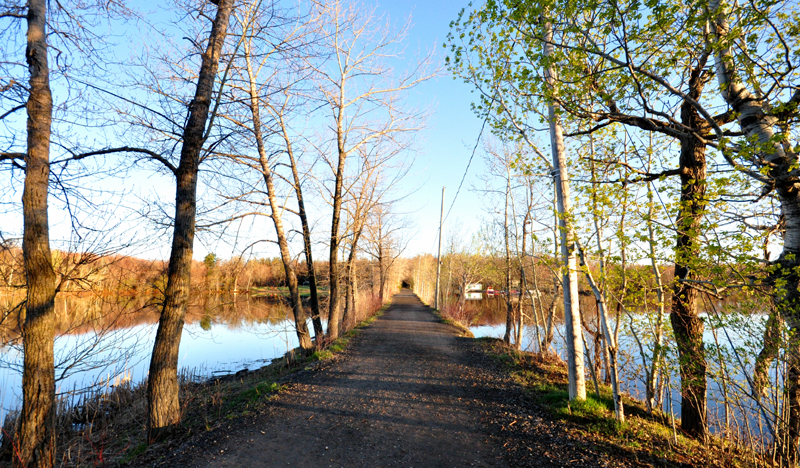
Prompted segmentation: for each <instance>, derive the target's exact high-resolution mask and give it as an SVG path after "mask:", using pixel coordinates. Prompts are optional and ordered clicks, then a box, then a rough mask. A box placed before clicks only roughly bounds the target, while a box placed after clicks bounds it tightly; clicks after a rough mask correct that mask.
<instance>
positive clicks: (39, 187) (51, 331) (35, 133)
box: [16, 0, 56, 468]
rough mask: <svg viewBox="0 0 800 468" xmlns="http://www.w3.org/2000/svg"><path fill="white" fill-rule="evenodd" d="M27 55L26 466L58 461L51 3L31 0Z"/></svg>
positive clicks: (22, 456)
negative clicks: (50, 210)
mask: <svg viewBox="0 0 800 468" xmlns="http://www.w3.org/2000/svg"><path fill="white" fill-rule="evenodd" d="M27 21H28V32H27V42H28V44H27V48H26V50H25V58H26V60H27V63H28V72H29V73H30V79H29V86H30V89H29V95H28V102H27V105H26V109H27V113H28V120H27V140H28V141H27V145H28V151H27V153H26V154H25V184H24V188H23V192H22V207H23V212H22V214H23V223H24V224H23V242H22V254H23V263H24V266H25V277H26V283H27V292H26V295H27V297H26V304H25V319H24V325H23V330H22V338H23V341H22V344H23V350H24V358H23V359H24V360H23V368H22V415H21V417H20V427H19V432H18V438H19V440H18V443H19V459H18V460H16V463H17V464H18V466H21V467H41V468H45V467H52V466H53V465H54V464H55V448H56V432H55V422H56V421H55V392H56V384H55V367H54V365H55V364H54V356H53V339H54V336H55V295H56V282H55V280H56V278H55V272H54V271H53V264H52V257H51V255H50V228H49V223H48V218H47V192H48V183H49V179H50V131H51V125H52V112H53V97H52V93H51V92H50V69H49V64H48V61H47V50H48V46H47V2H45V1H44V0H31V1H29V2H28V15H27Z"/></svg>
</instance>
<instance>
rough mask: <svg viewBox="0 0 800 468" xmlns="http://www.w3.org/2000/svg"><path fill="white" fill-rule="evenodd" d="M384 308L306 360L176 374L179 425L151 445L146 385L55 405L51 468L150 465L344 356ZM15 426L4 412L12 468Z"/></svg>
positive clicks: (3, 460)
mask: <svg viewBox="0 0 800 468" xmlns="http://www.w3.org/2000/svg"><path fill="white" fill-rule="evenodd" d="M387 307H388V305H385V306H383V307H381V308H380V309H378V310H377V311H375V312H374V313H373V314H372V315H371V316H369V317H368V318H367V319H365V320H364V321H362V322H360V323H359V324H358V325H356V326H355V327H354V328H353V329H351V330H350V331H348V332H347V333H345V334H344V335H343V336H342V337H340V338H339V339H337V340H335V341H334V342H332V343H330V344H328V345H327V346H325V347H324V348H322V349H319V350H316V351H315V352H314V353H313V354H311V355H310V356H307V357H306V356H302V354H300V353H299V349H298V350H294V351H293V352H290V353H287V354H286V355H285V356H283V357H281V358H278V359H273V361H272V363H271V364H269V365H267V366H264V367H261V368H260V369H257V370H243V371H239V372H237V373H235V374H231V375H225V376H219V377H214V378H208V377H205V376H198V375H194V374H192V372H191V371H184V372H183V373H182V375H181V376H180V379H181V385H180V402H181V408H182V410H183V415H182V421H181V424H180V425H179V427H177V428H176V429H175V430H174V431H173V432H172V433H171V434H170V436H169V437H168V438H167V439H166V440H164V441H161V442H158V443H155V444H152V445H148V444H147V441H146V439H145V428H146V422H147V412H146V411H147V400H146V387H147V384H146V382H141V383H137V384H135V385H134V384H131V383H129V382H128V383H124V384H121V385H119V386H117V387H113V388H109V389H108V390H107V391H106V392H103V393H97V394H92V395H89V396H87V397H86V399H84V400H83V401H82V402H80V403H79V404H78V405H75V406H73V407H66V406H64V405H61V406H60V407H59V408H58V411H57V417H58V421H57V431H58V435H57V443H58V449H57V456H58V459H57V460H56V465H58V466H65V467H82V466H126V465H129V464H131V463H132V462H134V461H136V464H140V463H146V462H148V461H155V460H158V459H159V458H160V457H161V456H162V455H163V454H165V453H166V452H167V451H169V450H171V449H172V448H174V447H178V446H180V445H181V444H182V443H184V442H185V441H187V440H188V439H190V438H191V437H193V436H195V435H197V434H199V433H203V432H208V431H211V430H213V429H214V428H216V427H218V426H220V425H222V424H230V423H231V422H233V421H235V420H237V419H239V418H243V417H246V416H248V415H251V414H256V413H257V412H259V411H260V410H261V409H262V408H263V407H264V406H265V405H267V404H268V402H269V401H270V400H271V399H272V398H274V397H275V396H276V395H277V394H279V393H280V392H281V391H282V390H283V389H284V385H285V384H286V383H287V382H288V381H289V380H290V377H291V375H292V374H294V373H296V372H301V371H314V370H317V369H319V368H321V367H322V366H324V362H325V361H328V360H330V359H332V358H334V357H335V356H336V355H337V354H338V353H341V352H342V351H344V350H345V349H346V348H347V346H348V345H349V344H350V342H351V340H352V339H353V338H354V337H355V335H357V334H358V333H359V331H360V330H361V329H363V328H364V327H366V326H368V325H370V324H371V323H372V322H374V321H375V320H376V319H377V318H378V317H379V316H380V315H382V314H383V312H384V311H385V309H386V308H387ZM15 421H16V417H14V416H13V415H12V417H9V418H7V419H6V422H5V424H4V428H3V446H2V447H0V466H6V465H9V466H10V465H11V463H12V460H13V457H14V453H15V447H14V444H13V443H11V440H12V437H8V436H9V435H11V434H14V432H15V428H14V424H15Z"/></svg>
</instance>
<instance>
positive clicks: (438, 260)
mask: <svg viewBox="0 0 800 468" xmlns="http://www.w3.org/2000/svg"><path fill="white" fill-rule="evenodd" d="M444 189H445V188H444V187H442V209H441V211H440V212H439V248H438V249H437V251H436V296H435V297H434V298H433V308H434V309H436V310H439V275H440V274H441V272H442V258H441V257H442V219H443V218H444Z"/></svg>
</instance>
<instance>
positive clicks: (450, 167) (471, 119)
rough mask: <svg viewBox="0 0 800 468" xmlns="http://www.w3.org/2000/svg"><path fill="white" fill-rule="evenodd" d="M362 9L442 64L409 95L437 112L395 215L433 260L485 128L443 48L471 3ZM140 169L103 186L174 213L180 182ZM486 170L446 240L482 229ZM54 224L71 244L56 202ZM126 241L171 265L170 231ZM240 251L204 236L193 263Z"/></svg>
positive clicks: (409, 49)
mask: <svg viewBox="0 0 800 468" xmlns="http://www.w3.org/2000/svg"><path fill="white" fill-rule="evenodd" d="M364 5H367V6H369V5H377V10H376V14H378V15H383V16H385V17H386V18H385V19H388V20H389V21H390V22H392V23H395V24H397V25H401V24H402V23H403V22H404V21H405V19H406V18H407V17H409V16H410V17H411V22H412V27H411V29H410V31H409V34H408V37H407V39H406V54H405V58H406V59H408V60H409V61H410V60H413V59H414V58H415V56H416V53H417V52H418V51H419V52H425V51H429V50H431V49H434V50H435V56H436V61H437V63H439V64H440V65H441V66H442V72H441V74H440V76H438V77H437V78H435V79H433V80H430V81H428V82H425V83H422V84H421V85H419V86H417V87H416V88H414V89H413V90H412V91H411V92H410V93H409V95H408V99H409V104H411V105H412V106H414V107H418V108H428V109H430V111H431V113H430V116H429V119H428V121H427V126H426V128H425V129H423V130H422V131H421V132H420V134H419V135H418V136H417V137H416V138H415V140H416V142H417V147H416V149H417V152H416V159H415V162H414V165H413V167H412V169H411V171H410V172H409V175H408V176H407V177H406V179H405V180H404V181H403V182H402V183H401V185H400V187H398V190H397V192H396V194H397V195H403V194H404V193H407V194H409V195H408V196H407V197H405V198H403V199H402V200H401V201H400V202H399V203H398V205H397V206H396V208H395V211H396V212H400V213H405V214H406V215H407V217H408V218H409V219H410V220H411V221H412V225H411V227H410V228H409V229H408V232H407V233H406V235H405V236H406V237H409V238H410V239H411V240H410V242H409V244H408V247H407V249H406V251H405V252H404V254H405V256H413V255H415V254H417V253H435V252H436V234H437V227H438V226H437V224H438V219H439V208H440V201H441V198H440V197H441V191H442V187H443V186H445V187H446V198H445V210H446V211H447V210H448V209H449V208H450V206H451V204H453V197H454V196H455V195H456V191H457V189H458V187H459V184H460V183H461V180H462V177H463V176H464V173H465V170H466V169H467V163H468V161H469V159H470V156H471V154H472V150H473V147H474V146H475V144H476V140H477V138H478V134H479V132H480V128H481V121H480V120H479V119H478V118H476V117H475V115H474V114H473V113H472V112H471V110H470V103H471V102H472V100H473V99H474V95H473V94H472V93H471V88H470V87H469V86H468V85H466V84H464V83H462V82H461V81H460V80H455V79H453V77H452V76H451V75H450V74H449V72H448V71H447V70H445V69H444V68H443V63H444V57H445V55H446V50H445V49H444V48H443V43H444V42H445V40H446V36H447V33H448V31H449V23H450V22H451V21H452V20H454V19H455V18H456V16H457V14H458V11H459V10H460V9H461V8H463V7H465V6H467V4H466V2H464V1H436V2H420V3H414V2H390V3H385V4H381V3H378V4H374V3H373V4H371V3H369V2H366V3H364ZM142 8H143V9H144V10H147V9H148V8H151V5H150V4H145V3H143V4H142ZM146 18H147V20H148V21H150V22H155V23H157V22H158V21H159V15H158V13H157V12H155V14H153V13H146ZM132 32H133V34H134V35H135V34H136V31H132ZM116 33H117V34H116V35H117V37H118V38H119V39H120V48H121V49H122V48H125V47H133V48H135V47H137V42H140V41H141V40H147V39H146V38H141V39H140V38H138V37H135V38H134V37H131V38H128V37H127V36H125V33H122V32H121V30H118V31H116ZM175 40H176V41H180V39H179V38H175ZM54 91H55V93H56V99H57V100H58V90H57V89H55V90H54ZM19 118H20V120H19V122H18V123H19V124H20V125H18V128H19V129H24V114H23V113H20V115H19ZM487 133H488V132H487ZM484 136H486V134H485V135H484ZM92 138H94V137H92ZM102 138H103V137H99V138H98V141H97V142H96V144H97V145H99V146H100V147H105V146H113V145H111V144H110V143H111V142H109V141H103V139H102ZM112 164H113V162H112ZM142 169H143V170H138V171H137V172H135V173H133V174H131V177H125V178H121V179H113V180H110V181H101V182H99V186H103V185H108V184H111V186H112V188H113V189H115V190H127V191H129V193H131V194H134V195H135V196H141V197H145V198H149V199H157V200H160V201H161V202H162V203H163V207H164V209H165V210H169V211H171V210H172V208H168V206H169V205H170V201H171V199H172V197H173V196H174V180H173V179H172V178H171V177H167V176H165V175H163V174H157V173H154V172H153V171H152V169H153V167H150V168H149V169H147V168H142ZM482 170H483V160H482V157H481V151H480V148H479V149H478V153H477V154H476V155H475V158H474V160H473V162H472V165H471V167H470V168H469V172H468V173H467V177H466V180H465V181H464V183H463V186H462V188H461V191H460V193H459V195H458V198H457V200H456V202H455V204H454V205H453V208H452V211H451V212H450V214H449V217H448V219H447V220H446V223H445V228H444V233H445V235H447V234H448V232H449V231H448V226H452V225H453V223H454V222H455V221H456V220H458V221H459V222H460V223H461V230H460V232H459V234H460V235H461V237H462V238H467V240H468V235H469V234H470V233H472V232H474V231H475V230H476V229H477V227H478V226H479V224H480V217H481V216H483V215H482V209H483V208H484V206H482V204H481V200H480V197H479V196H478V195H477V194H475V193H473V192H472V191H471V190H470V188H471V187H472V186H473V184H474V183H475V181H476V180H477V179H476V176H477V175H478V174H480V173H481V172H482ZM201 176H202V175H201ZM3 177H4V178H2V179H0V182H3V185H4V184H5V183H6V182H7V181H9V180H10V179H8V178H5V176H3ZM20 183H21V178H18V179H16V181H15V182H13V183H12V185H11V190H10V191H9V190H5V189H4V201H5V202H6V203H9V202H10V203H12V204H14V205H17V208H15V209H12V211H11V212H8V211H6V212H4V213H3V212H0V230H1V231H2V233H3V235H4V236H5V237H16V236H18V235H21V230H22V228H21V216H20V212H19V206H18V203H19V197H20V196H21V184H20ZM17 185H19V186H17ZM99 186H98V187H99ZM132 199H133V198H132ZM6 206H8V205H6ZM115 209H116V210H117V212H118V213H120V212H121V211H120V210H121V208H114V207H110V208H109V213H112V212H113V211H114V210H115ZM109 216H110V215H109ZM50 221H51V240H53V241H54V243H55V244H54V246H53V247H54V248H65V244H64V240H65V239H67V238H69V237H70V235H69V223H68V221H67V218H66V216H65V213H64V211H63V209H62V208H61V207H60V206H59V205H58V202H57V201H55V200H54V201H53V203H51V208H50ZM264 221H265V220H260V221H258V222H253V223H250V224H245V225H242V226H239V227H236V228H234V230H235V229H240V230H242V231H243V232H247V231H251V232H257V233H259V235H261V236H264V237H274V234H273V231H272V227H271V225H269V224H267V223H265V222H264ZM326 229H329V226H328V225H327V222H325V223H319V224H318V225H317V227H316V237H317V239H318V240H322V239H324V238H325V231H326ZM125 235H130V236H133V237H138V238H139V239H147V242H146V243H145V245H144V246H143V247H139V248H138V250H137V251H135V252H131V253H133V254H134V255H138V256H143V257H148V258H162V259H166V258H167V257H168V255H169V251H168V250H169V240H170V239H169V238H170V237H171V230H168V229H160V230H156V229H154V226H153V225H151V224H150V223H143V222H141V221H139V222H136V223H133V224H132V225H130V226H129V227H125V228H124V229H123V236H125ZM59 243H60V244H59ZM244 243H245V242H241V243H239V244H238V245H239V246H241V245H243V244H244ZM237 248H240V247H231V246H230V242H227V244H226V243H225V242H220V243H218V242H217V241H215V240H214V239H213V238H209V237H205V238H203V236H200V237H199V238H198V239H197V240H196V241H195V258H196V259H202V258H203V257H204V256H205V255H206V253H208V252H209V251H214V252H215V253H217V255H218V256H219V257H221V258H227V257H230V256H232V255H235V254H236V253H237V252H236V250H237ZM270 250H271V249H270V248H269V247H267V245H266V244H265V245H264V247H263V248H262V249H260V250H259V251H258V253H257V255H258V256H276V255H277V252H271V251H270ZM295 250H297V249H295ZM320 250H322V248H320ZM320 253H322V252H320ZM318 255H319V254H318Z"/></svg>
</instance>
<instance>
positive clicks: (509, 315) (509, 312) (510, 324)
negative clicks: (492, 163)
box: [503, 164, 514, 344]
mask: <svg viewBox="0 0 800 468" xmlns="http://www.w3.org/2000/svg"><path fill="white" fill-rule="evenodd" d="M506 173H508V164H506ZM509 191H511V180H509V178H506V202H505V205H504V209H503V243H504V246H505V250H506V265H505V275H506V332H505V334H504V335H503V341H505V343H506V344H511V336H512V335H513V328H514V305H513V304H512V302H511V250H510V247H509V245H508V196H509Z"/></svg>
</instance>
